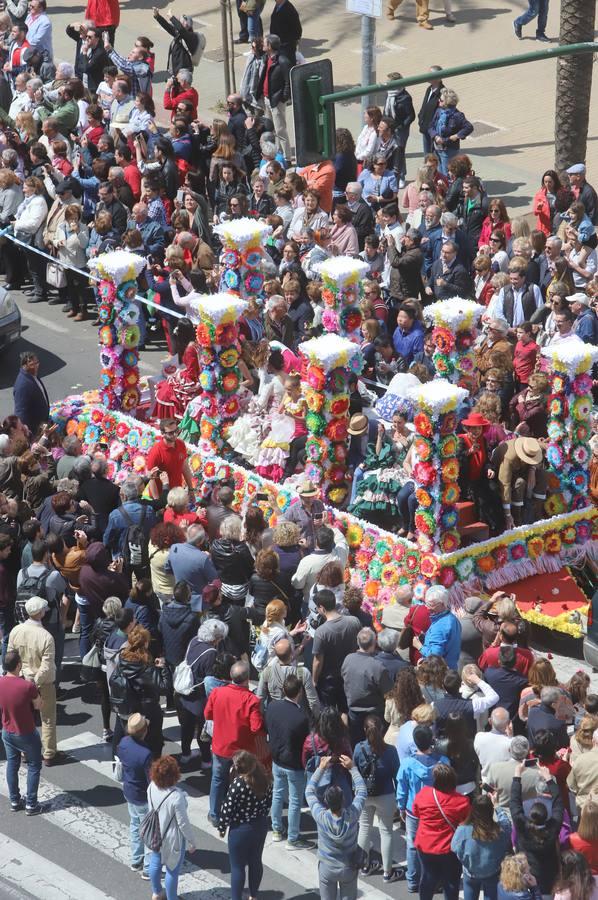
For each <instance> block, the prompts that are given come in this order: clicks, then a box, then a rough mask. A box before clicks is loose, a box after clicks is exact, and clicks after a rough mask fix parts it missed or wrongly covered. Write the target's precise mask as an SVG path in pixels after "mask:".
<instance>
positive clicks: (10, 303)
mask: <svg viewBox="0 0 598 900" xmlns="http://www.w3.org/2000/svg"><path fill="white" fill-rule="evenodd" d="M20 337H21V311H20V309H19V307H18V306H17V304H16V303H15V301H14V300H13V299H12V297H11V296H10V294H9V293H8V291H7V290H5V289H4V288H3V287H0V350H5V349H6V348H7V347H8V346H9V344H13V343H14V342H15V341H18V340H19V338H20Z"/></svg>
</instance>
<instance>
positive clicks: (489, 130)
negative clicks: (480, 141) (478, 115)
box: [471, 122, 502, 138]
mask: <svg viewBox="0 0 598 900" xmlns="http://www.w3.org/2000/svg"><path fill="white" fill-rule="evenodd" d="M471 124H472V125H473V134H472V135H471V137H472V138H478V137H484V136H485V135H487V134H496V132H497V131H502V128H498V127H497V126H496V125H490V123H489V122H472V123H471Z"/></svg>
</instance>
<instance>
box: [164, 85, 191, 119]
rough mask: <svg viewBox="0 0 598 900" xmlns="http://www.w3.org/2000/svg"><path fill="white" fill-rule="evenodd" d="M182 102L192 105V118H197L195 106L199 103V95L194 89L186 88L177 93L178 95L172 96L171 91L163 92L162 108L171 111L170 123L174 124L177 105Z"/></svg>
mask: <svg viewBox="0 0 598 900" xmlns="http://www.w3.org/2000/svg"><path fill="white" fill-rule="evenodd" d="M182 101H188V102H189V103H192V104H193V111H192V115H193V118H194V119H196V118H197V104H198V103H199V94H198V93H197V91H196V90H195V88H194V87H190V88H187V89H186V90H184V91H179V92H178V94H173V93H172V90H170V89H169V90H166V91H164V108H165V109H171V110H172V113H171V114H170V120H171V122H174V120H175V118H176V115H177V111H176V108H177V105H178V104H179V103H181V102H182Z"/></svg>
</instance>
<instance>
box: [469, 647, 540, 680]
mask: <svg viewBox="0 0 598 900" xmlns="http://www.w3.org/2000/svg"><path fill="white" fill-rule="evenodd" d="M499 651H500V647H488V649H487V650H484V652H483V653H482V655H481V656H480V658H479V659H478V666H479V667H480V669H481V670H482V672H485V671H486V669H497V668H499V667H500V663H499V661H498V656H499ZM533 662H534V654H533V653H532V651H531V650H528V649H527V648H526V647H516V648H515V670H516V671H517V672H520V673H521V675H526V676H527V673H528V672H529V670H530V669H531V667H532V664H533Z"/></svg>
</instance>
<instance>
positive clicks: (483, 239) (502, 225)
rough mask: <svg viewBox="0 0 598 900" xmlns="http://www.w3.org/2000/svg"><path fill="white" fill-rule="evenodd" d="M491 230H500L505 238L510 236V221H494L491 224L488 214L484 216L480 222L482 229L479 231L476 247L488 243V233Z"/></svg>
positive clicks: (490, 232) (489, 233)
mask: <svg viewBox="0 0 598 900" xmlns="http://www.w3.org/2000/svg"><path fill="white" fill-rule="evenodd" d="M493 231H502V232H504V235H505V237H506V239H507V240H509V238H510V237H511V223H510V222H496V224H493V222H492V219H491V217H490V216H486V218H485V219H484V221H483V223H482V230H481V232H480V239H479V241H478V247H483V246H484V245H486V246H487V245H488V244H489V243H490V235H491V234H492V232H493Z"/></svg>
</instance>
